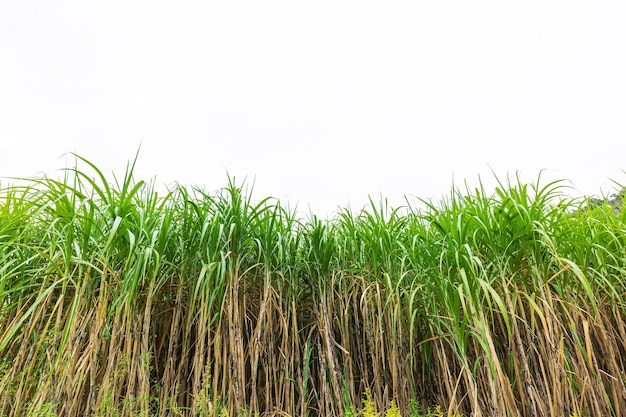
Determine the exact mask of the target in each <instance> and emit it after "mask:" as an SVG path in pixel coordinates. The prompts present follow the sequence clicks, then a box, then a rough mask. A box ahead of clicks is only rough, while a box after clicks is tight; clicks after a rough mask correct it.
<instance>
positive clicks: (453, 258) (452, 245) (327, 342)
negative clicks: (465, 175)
mask: <svg viewBox="0 0 626 417" xmlns="http://www.w3.org/2000/svg"><path fill="white" fill-rule="evenodd" d="M133 168H134V163H132V164H129V167H128V169H127V172H126V173H125V175H124V176H123V177H122V178H118V179H115V178H113V179H112V180H111V179H109V178H107V177H106V176H105V175H104V174H103V173H102V171H101V170H100V169H98V167H96V166H95V165H93V164H92V163H90V162H89V161H88V160H85V159H84V158H81V157H77V166H76V167H75V168H70V169H67V170H66V171H65V176H64V178H63V179H62V180H55V179H52V178H40V179H32V180H29V181H28V182H26V183H25V185H19V186H13V185H9V186H5V187H4V188H3V189H2V190H1V191H0V415H7V416H24V415H27V416H28V415H33V416H35V415H41V416H43V415H46V416H54V415H58V416H81V417H82V416H131V415H132V416H216V415H230V416H235V415H250V416H252V415H257V414H258V415H260V416H263V415H269V414H273V413H283V415H291V416H316V415H325V416H332V415H339V416H342V415H349V414H350V413H349V412H348V410H350V409H351V410H352V412H353V413H357V412H361V413H362V415H365V414H367V413H377V411H376V410H380V415H383V414H389V415H394V416H395V415H396V410H397V411H398V412H399V413H401V415H403V416H411V417H413V416H418V415H420V414H418V413H421V415H467V416H469V415H473V416H537V415H546V416H562V415H580V416H587V415H605V416H611V415H614V416H618V415H624V414H626V405H625V404H626V402H625V401H624V398H623V395H624V392H626V386H625V376H624V369H626V366H625V363H624V361H625V360H626V342H625V341H626V327H624V324H623V323H624V320H623V319H624V312H625V308H624V307H625V305H624V294H625V293H626V291H625V282H626V280H625V278H626V223H625V217H626V213H625V211H624V210H622V211H621V212H617V211H615V210H614V207H613V206H611V205H609V204H599V203H598V201H597V200H594V202H593V204H591V205H589V204H587V203H586V202H585V201H584V200H571V199H569V200H568V199H567V198H566V194H565V189H564V187H563V182H553V183H548V184H543V183H542V182H541V178H538V179H537V181H536V182H535V183H531V184H526V183H523V182H521V181H519V180H513V181H511V182H508V181H507V182H502V183H500V184H499V187H498V188H497V189H496V191H495V192H494V193H493V194H488V193H487V191H486V190H485V189H483V188H480V187H479V188H477V189H466V190H459V189H453V190H452V191H451V193H450V195H449V196H448V197H447V198H445V199H443V200H442V201H440V202H430V201H423V202H421V204H420V205H419V208H418V207H417V205H410V204H409V205H407V206H406V207H401V208H391V207H388V206H387V204H386V203H385V201H381V202H380V203H378V202H372V203H371V205H370V206H369V207H368V208H366V209H364V210H362V211H359V212H356V213H353V212H351V211H349V210H342V211H340V212H339V213H338V214H337V215H336V216H335V217H334V218H332V219H330V220H321V219H318V218H316V217H311V218H308V219H301V218H298V217H297V216H296V215H295V213H294V212H293V211H290V210H288V209H286V208H285V207H284V206H283V205H281V204H280V202H278V201H277V200H274V199H271V198H268V199H261V200H259V199H256V198H255V197H254V196H253V194H252V192H251V190H249V189H247V188H246V187H245V184H244V185H243V186H238V185H237V184H236V183H235V182H234V180H233V181H231V182H230V183H229V184H228V185H227V186H226V187H225V188H224V189H221V190H218V191H217V192H215V193H209V192H207V191H205V190H201V189H198V188H193V187H182V186H177V187H174V188H173V189H171V190H170V191H169V192H167V193H166V194H163V195H161V194H159V193H157V192H156V191H155V188H154V186H153V184H151V183H146V182H143V181H136V180H135V179H134V178H133ZM365 393H367V397H364V395H365ZM363 398H366V399H367V400H366V401H367V402H364V401H365V400H363ZM392 401H393V405H392ZM417 405H419V407H418V406H417ZM350 407H352V408H350ZM368 407H369V408H368ZM396 407H397V408H396ZM437 407H439V408H437ZM418 408H419V411H418ZM363 410H365V411H363ZM390 410H391V411H390ZM422 410H425V411H422ZM428 410H430V411H428Z"/></svg>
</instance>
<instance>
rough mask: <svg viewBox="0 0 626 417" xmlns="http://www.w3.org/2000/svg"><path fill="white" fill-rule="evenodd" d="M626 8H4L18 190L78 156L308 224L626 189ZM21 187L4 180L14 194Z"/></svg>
mask: <svg viewBox="0 0 626 417" xmlns="http://www.w3.org/2000/svg"><path fill="white" fill-rule="evenodd" d="M624 22H626V2H624V1H602V0H594V1H576V0H567V1H549V0H542V1H527V0H525V1H515V2H512V1H505V0H498V1H481V0H478V1H419V0H414V1H410V2H396V1H379V2H369V1H341V0H334V1H320V0H316V1H309V2H304V1H295V0H292V1H282V2H276V1H254V2H251V1H250V2H241V1H220V2H218V1H203V2H184V1H176V2H174V1H172V2H158V1H140V2H136V1H130V0H124V1H111V0H107V1H26V0H24V1H5V2H2V4H1V5H0V176H1V177H9V176H10V177H22V176H28V177H31V176H36V175H41V173H46V174H49V175H57V174H56V173H57V172H58V171H57V170H58V169H60V168H63V167H65V166H67V165H72V163H73V162H72V159H71V158H70V157H67V156H64V155H65V154H66V153H68V152H77V153H79V154H81V155H82V156H84V157H86V158H88V159H90V160H91V161H93V162H94V163H96V164H97V165H98V166H99V167H100V168H102V169H103V170H104V171H105V172H107V173H110V172H111V171H114V172H115V173H116V174H117V175H123V171H124V167H125V165H126V163H127V161H129V160H132V159H133V157H134V155H135V153H136V151H137V149H138V147H139V145H140V144H141V151H140V154H139V161H138V166H137V179H151V178H153V177H155V176H156V181H157V183H158V184H161V185H163V186H166V185H168V184H172V183H173V182H175V181H176V182H180V183H183V184H195V185H199V186H201V187H204V188H206V189H207V190H209V191H211V190H215V189H217V188H220V187H223V186H225V185H226V182H227V180H226V178H227V176H226V173H227V172H228V173H230V175H231V176H235V177H236V178H237V180H238V181H239V182H241V180H243V179H244V177H248V180H249V181H251V180H255V195H257V196H258V197H265V196H269V195H271V196H275V197H278V198H279V199H280V200H281V201H282V202H285V203H287V202H288V203H289V204H290V205H292V206H294V205H298V207H299V208H300V209H301V210H302V211H304V212H305V213H308V211H309V210H312V211H314V212H315V213H317V214H321V215H323V216H324V215H327V214H330V213H332V212H333V211H334V210H335V209H336V208H337V207H338V206H346V205H348V204H350V205H351V207H352V208H353V209H356V208H360V207H361V206H362V205H364V204H365V203H366V202H367V198H368V195H371V196H372V197H373V198H374V199H375V200H378V199H379V197H380V196H381V195H382V196H385V197H388V198H389V200H390V202H391V204H393V205H398V204H402V203H403V196H404V195H409V196H419V197H423V198H431V197H432V198H434V199H438V198H439V197H441V196H443V195H445V194H446V193H448V191H449V189H450V187H451V185H452V183H453V181H454V183H455V184H457V185H462V184H463V181H465V180H467V182H468V183H470V185H473V184H475V183H476V182H477V180H478V178H479V176H480V177H481V178H482V181H483V183H484V184H485V186H486V187H488V188H489V187H492V186H493V184H494V174H493V173H492V171H493V172H495V173H496V174H497V175H498V176H499V177H500V178H505V177H506V175H507V174H515V173H516V172H518V171H519V172H520V173H521V175H522V178H523V179H525V180H529V181H532V180H534V179H536V178H537V175H538V174H539V172H540V171H541V170H545V171H544V173H543V177H544V180H546V181H548V180H553V179H565V180H568V181H569V182H568V184H571V185H573V187H574V188H573V189H572V190H569V191H568V192H569V193H571V194H572V195H580V194H587V195H589V194H600V193H606V194H610V193H612V192H613V191H614V189H613V187H614V186H613V184H612V182H611V180H616V181H618V182H620V183H621V184H622V185H626V173H625V172H624V171H623V169H624V168H626V165H625V164H624V155H625V152H624V151H625V150H626V145H625V143H626V140H625V139H626V24H625V23H624ZM6 183H7V180H6V179H5V180H2V184H3V185H4V184H6Z"/></svg>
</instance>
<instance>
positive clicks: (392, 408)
mask: <svg viewBox="0 0 626 417" xmlns="http://www.w3.org/2000/svg"><path fill="white" fill-rule="evenodd" d="M385 416H386V417H402V414H400V409H399V408H398V406H397V405H396V402H395V401H394V400H391V403H389V408H388V409H387V412H386V413H385Z"/></svg>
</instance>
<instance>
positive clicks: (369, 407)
mask: <svg viewBox="0 0 626 417" xmlns="http://www.w3.org/2000/svg"><path fill="white" fill-rule="evenodd" d="M364 396H365V398H363V410H361V413H360V414H361V416H363V417H379V416H378V412H377V411H376V407H375V406H374V401H372V394H371V393H370V390H369V388H366V389H365V394H364Z"/></svg>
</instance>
